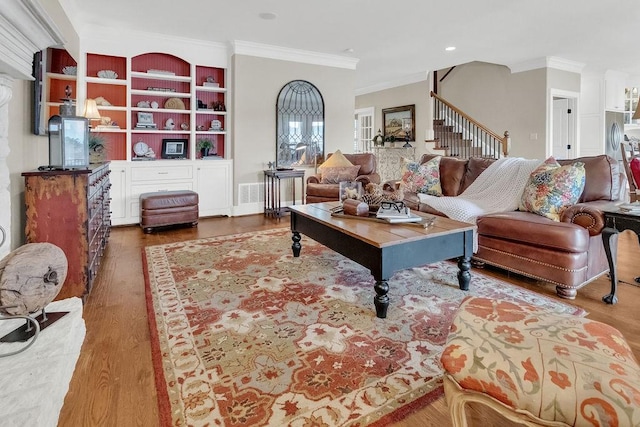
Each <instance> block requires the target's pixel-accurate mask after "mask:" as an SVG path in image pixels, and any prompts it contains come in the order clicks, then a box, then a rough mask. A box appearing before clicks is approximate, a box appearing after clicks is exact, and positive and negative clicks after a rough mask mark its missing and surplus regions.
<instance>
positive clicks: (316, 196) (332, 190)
mask: <svg viewBox="0 0 640 427" xmlns="http://www.w3.org/2000/svg"><path fill="white" fill-rule="evenodd" d="M329 156H330V155H329ZM344 156H345V157H346V158H347V159H349V161H350V162H351V163H353V164H354V165H360V172H359V175H358V177H357V178H356V181H360V182H362V187H363V188H364V186H366V185H367V184H369V183H370V182H373V183H375V184H380V175H379V174H378V173H377V172H376V163H377V162H376V156H375V155H373V154H372V153H360V154H345V155H344ZM339 198H340V184H322V183H321V175H320V174H318V175H311V176H309V177H307V197H306V203H319V202H328V201H333V200H339Z"/></svg>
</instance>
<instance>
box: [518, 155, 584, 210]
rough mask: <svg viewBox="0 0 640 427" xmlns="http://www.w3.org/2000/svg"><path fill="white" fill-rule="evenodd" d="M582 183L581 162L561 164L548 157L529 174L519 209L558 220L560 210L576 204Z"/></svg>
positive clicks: (582, 170)
mask: <svg viewBox="0 0 640 427" xmlns="http://www.w3.org/2000/svg"><path fill="white" fill-rule="evenodd" d="M584 183H585V170H584V163H582V162H576V163H573V164H570V165H565V166H560V164H559V163H558V162H556V160H555V159H554V158H553V157H549V158H548V159H547V160H545V161H544V163H542V164H541V165H540V166H538V167H537V168H536V169H535V170H534V171H533V172H532V173H531V175H530V176H529V182H528V183H527V186H526V187H525V189H524V192H523V193H522V198H521V200H520V207H519V208H518V209H519V210H521V211H527V212H533V213H536V214H538V215H542V216H544V217H547V218H549V219H552V220H554V221H560V216H561V215H562V212H563V211H564V210H565V209H566V208H568V207H569V206H571V205H574V204H576V203H578V200H579V199H580V195H581V194H582V190H584Z"/></svg>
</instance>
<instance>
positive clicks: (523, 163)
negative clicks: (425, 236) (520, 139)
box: [418, 157, 542, 253]
mask: <svg viewBox="0 0 640 427" xmlns="http://www.w3.org/2000/svg"><path fill="white" fill-rule="evenodd" d="M541 163H542V161H540V160H527V159H523V158H520V157H504V158H501V159H498V160H496V161H495V162H493V163H492V164H491V165H489V167H488V168H487V169H485V170H484V171H483V172H482V173H481V174H480V175H479V176H478V177H477V178H476V179H475V181H473V182H472V183H471V185H469V187H467V189H466V190H465V191H464V192H462V194H460V195H459V196H456V197H448V196H443V197H436V196H429V195H427V194H421V193H418V198H419V199H420V203H424V204H427V205H429V206H431V207H432V208H434V209H436V210H438V211H440V212H442V213H443V214H445V215H446V216H448V217H449V218H451V219H455V220H457V221H464V222H470V223H473V224H475V223H476V220H477V219H478V217H479V216H481V215H488V214H492V213H498V212H509V211H514V210H516V209H518V205H519V204H520V198H521V197H522V193H523V192H524V188H525V186H526V185H527V182H528V180H529V176H530V175H531V172H533V171H534V169H535V168H536V167H537V166H538V165H540V164H541ZM477 251H478V238H477V233H474V238H473V252H474V253H475V252H477Z"/></svg>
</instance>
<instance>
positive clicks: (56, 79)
mask: <svg viewBox="0 0 640 427" xmlns="http://www.w3.org/2000/svg"><path fill="white" fill-rule="evenodd" d="M77 65H78V64H77V63H76V61H75V60H74V59H73V58H72V57H71V55H69V53H67V51H66V50H64V49H56V48H49V49H47V54H46V75H45V78H46V80H45V88H46V89H45V96H46V99H45V106H46V109H45V113H44V114H45V118H46V121H48V120H49V118H51V116H54V115H56V114H59V113H60V105H62V103H63V101H62V100H63V99H64V98H66V95H65V90H66V88H67V86H69V87H70V89H71V99H75V96H76V80H77V76H76V74H75V73H74V74H66V73H65V72H64V70H65V69H68V68H67V67H77ZM76 70H77V68H76Z"/></svg>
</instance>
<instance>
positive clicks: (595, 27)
mask: <svg viewBox="0 0 640 427" xmlns="http://www.w3.org/2000/svg"><path fill="white" fill-rule="evenodd" d="M59 1H60V3H61V4H62V6H63V8H64V9H65V11H66V13H67V14H68V15H69V19H70V20H71V22H72V23H73V25H74V27H75V28H76V30H77V32H78V33H79V34H82V33H83V32H84V31H88V30H90V28H91V27H92V26H95V25H100V26H110V27H117V28H128V29H132V30H142V31H149V32H157V33H163V34H168V35H176V36H180V37H186V38H192V39H202V40H208V41H216V42H223V43H231V42H233V41H234V40H239V41H245V42H255V43H262V44H267V45H274V46H281V47H286V48H292V49H301V50H306V51H312V52H318V53H323V54H330V55H338V56H345V57H348V58H355V59H358V63H357V67H356V82H355V87H356V91H357V92H359V93H364V92H369V91H373V90H376V88H380V87H381V85H383V86H387V87H388V86H392V85H394V83H396V82H397V83H398V84H401V83H402V82H404V81H407V80H409V79H412V78H413V79H415V77H416V76H422V77H424V76H425V75H426V72H427V71H430V70H436V69H442V68H447V67H449V66H453V65H457V64H463V63H467V62H471V61H483V62H490V63H495V64H502V65H507V66H510V67H513V66H517V65H519V64H522V63H527V62H529V61H536V60H537V61H540V60H543V59H544V58H546V57H556V58H562V59H565V60H569V61H574V62H577V63H580V64H584V69H583V72H585V73H591V72H593V73H602V72H604V71H605V70H607V69H611V70H616V71H620V72H623V73H627V74H629V75H630V76H635V77H637V78H638V79H640V55H639V54H638V48H637V46H635V44H634V43H635V35H636V33H637V32H638V29H639V28H640V1H638V0H606V1H601V0H442V1H439V2H435V1H432V0H396V1H382V0H324V1H319V0H316V1H310V0H209V1H206V0H180V1H173V0H110V1H108V2H107V3H105V2H104V0H59ZM261 13H273V14H275V15H276V17H275V19H271V20H266V19H262V18H261V17H260V16H259V15H260V14H261ZM447 46H455V47H456V50H454V51H452V52H447V51H445V47H447ZM636 55H638V56H636Z"/></svg>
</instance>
